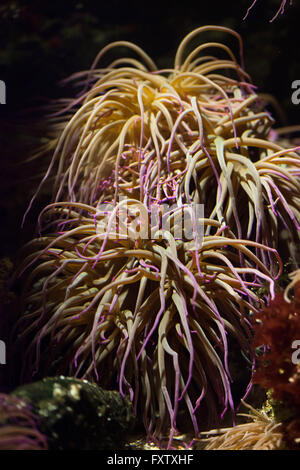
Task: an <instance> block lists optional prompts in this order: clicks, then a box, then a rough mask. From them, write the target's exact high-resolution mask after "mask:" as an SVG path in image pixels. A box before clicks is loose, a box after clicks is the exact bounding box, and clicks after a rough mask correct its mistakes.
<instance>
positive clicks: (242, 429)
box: [200, 403, 284, 450]
mask: <svg viewBox="0 0 300 470" xmlns="http://www.w3.org/2000/svg"><path fill="white" fill-rule="evenodd" d="M244 405H245V406H246V407H247V408H249V409H250V413H248V414H245V413H239V416H243V417H244V418H247V419H248V422H247V423H243V424H238V425H237V426H234V427H231V428H223V429H216V430H212V431H210V432H208V433H203V436H204V435H206V438H204V439H203V440H202V441H200V442H202V444H203V443H204V444H205V445H204V449H205V450H282V449H283V448H284V444H283V434H282V430H281V425H280V423H276V422H275V421H273V420H272V419H271V418H269V417H268V415H267V414H266V413H265V412H264V411H257V410H255V409H254V408H253V407H252V406H251V405H249V404H247V403H244Z"/></svg>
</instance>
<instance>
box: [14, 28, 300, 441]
mask: <svg viewBox="0 0 300 470" xmlns="http://www.w3.org/2000/svg"><path fill="white" fill-rule="evenodd" d="M209 31H216V32H217V33H218V34H220V33H228V34H229V35H231V36H233V37H234V38H235V39H236V40H237V44H238V48H239V54H240V57H239V59H237V58H236V57H235V55H234V54H233V52H232V51H231V49H230V48H229V47H228V46H226V45H224V44H223V43H221V42H208V43H202V44H200V45H198V46H195V48H194V49H193V50H192V51H188V45H189V43H190V42H191V41H193V42H194V41H195V38H196V37H198V35H199V34H200V33H206V32H209ZM119 46H122V47H124V46H126V47H129V48H130V49H131V50H133V51H134V52H135V53H137V54H138V55H139V59H136V58H132V57H129V58H127V57H126V58H121V59H116V60H114V61H113V62H112V63H111V64H109V65H108V66H106V67H105V68H97V64H98V63H99V61H100V60H103V56H104V55H105V54H106V53H108V51H109V50H111V49H113V48H115V47H119ZM215 54H217V55H215ZM219 56H220V57H219ZM240 63H242V41H241V38H240V36H239V35H238V34H237V33H236V32H234V31H232V30H230V29H228V28H225V27H220V26H205V27H201V28H198V29H196V30H195V31H193V32H191V33H190V34H189V35H188V36H187V37H186V38H185V39H183V41H182V42H181V44H180V46H179V48H178V50H177V53H176V57H175V62H174V67H173V68H171V69H165V70H157V68H156V66H155V64H154V63H153V61H152V60H151V59H150V58H149V57H148V55H147V54H146V53H145V52H143V51H142V50H141V49H140V48H139V47H137V46H135V45H134V44H131V43H128V42H124V41H118V42H116V43H113V44H111V45H109V46H107V47H105V48H104V49H103V50H102V51H101V52H100V53H99V54H98V56H97V57H96V59H95V62H94V63H93V65H92V67H91V69H90V70H88V71H86V72H81V73H77V74H75V75H74V76H73V77H71V78H72V80H77V81H78V82H79V83H81V84H82V86H83V91H82V93H81V94H80V96H78V97H77V98H76V99H75V100H69V101H68V100H64V101H63V109H62V110H60V111H57V112H56V113H55V114H54V115H52V117H51V120H52V122H53V123H54V125H55V129H56V131H57V132H58V137H57V138H55V139H54V140H52V141H50V142H49V144H47V148H46V151H50V150H51V149H53V155H52V158H51V162H50V165H49V169H48V171H47V173H46V174H45V177H44V178H43V180H42V181H41V183H40V187H39V188H38V190H37V193H38V191H39V190H40V188H41V186H42V185H43V183H44V182H45V180H46V179H49V178H50V179H51V178H52V180H51V181H52V182H53V197H52V201H51V202H50V203H49V205H48V206H47V207H45V208H44V210H43V211H42V213H41V215H40V217H39V221H38V227H39V230H40V236H39V237H37V238H35V239H33V240H32V241H31V242H29V243H28V244H27V245H26V246H25V247H24V249H23V251H22V252H21V253H20V260H21V261H20V264H19V266H18V269H17V272H16V277H19V278H21V280H22V282H23V293H22V297H21V310H22V315H21V316H20V318H19V320H18V322H17V325H16V328H15V333H16V335H17V339H16V345H19V346H20V350H22V351H23V358H24V359H23V361H24V363H23V370H22V374H23V377H24V379H25V378H26V380H28V379H29V378H30V377H31V376H32V375H33V374H34V373H37V374H38V375H39V376H45V375H50V374H58V373H63V374H71V375H76V376H78V377H86V378H90V379H94V380H95V381H97V382H98V383H99V384H100V385H102V386H104V387H107V388H115V389H119V390H120V392H121V393H122V394H123V395H128V396H129V397H130V399H131V400H132V402H133V405H134V408H135V411H136V413H137V414H139V415H140V416H141V417H142V420H143V422H144V425H145V429H146V431H147V435H148V437H149V438H153V437H155V438H157V439H160V438H162V436H163V435H165V434H168V435H169V446H171V444H172V439H173V436H174V434H175V433H176V432H177V431H178V430H180V426H181V422H183V421H187V419H186V417H189V419H190V423H191V429H192V430H193V432H194V434H195V435H197V433H198V430H199V426H200V422H201V427H203V426H204V427H205V426H209V424H208V423H211V422H212V420H215V419H216V418H217V417H219V416H223V415H224V414H225V412H226V410H231V411H232V412H234V409H235V404H236V403H234V398H233V395H232V390H231V383H232V378H231V370H230V367H231V364H230V360H229V358H230V357H231V348H235V349H236V347H237V346H238V349H239V351H242V354H243V357H247V358H248V360H249V362H250V366H249V374H250V373H251V361H252V359H253V351H252V331H251V325H250V322H249V316H250V315H252V314H253V313H255V312H256V311H257V309H259V308H261V306H262V304H264V302H265V300H266V298H269V296H271V297H273V296H274V283H275V281H276V279H277V278H278V276H279V275H280V273H281V269H282V261H281V258H280V253H281V252H282V251H283V252H284V253H285V254H286V252H285V250H281V247H280V246H279V245H280V244H279V237H280V233H281V231H282V230H283V229H286V230H288V231H289V233H290V237H291V241H292V242H293V243H296V242H297V240H298V230H299V223H300V214H299V202H300V183H299V180H298V175H299V171H300V156H299V154H298V153H297V150H298V148H293V149H285V148H282V147H281V146H279V145H278V144H277V143H276V142H272V141H271V139H269V138H268V136H269V133H270V131H271V129H272V124H273V122H274V121H273V119H272V117H271V116H270V114H269V113H268V112H267V111H265V109H264V107H263V106H262V104H261V100H260V98H259V96H257V95H256V94H255V93H254V91H253V90H254V87H253V85H252V83H251V80H250V78H249V76H248V75H247V73H246V72H245V71H244V68H243V66H242V65H240ZM37 193H36V194H37ZM35 197H36V195H35V196H34V198H35ZM34 198H33V199H32V201H31V203H30V205H29V209H30V207H31V205H32V202H33V200H34ZM198 209H199V211H198ZM183 225H184V228H185V229H186V231H184V230H183ZM278 251H279V254H278ZM289 254H293V250H291V253H289V252H288V255H289ZM261 287H264V289H265V292H267V296H266V298H263V297H262V296H261V293H259V292H261V290H259V289H260V288H261ZM240 398H241V397H240ZM203 423H204V424H203Z"/></svg>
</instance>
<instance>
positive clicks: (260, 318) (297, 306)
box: [253, 271, 300, 408]
mask: <svg viewBox="0 0 300 470" xmlns="http://www.w3.org/2000/svg"><path fill="white" fill-rule="evenodd" d="M292 278H293V280H292V281H291V283H290V284H289V285H288V286H287V288H286V290H285V292H284V293H277V294H276V296H275V298H274V299H273V300H272V301H271V302H270V304H269V305H268V306H267V307H264V308H263V309H262V310H261V311H260V312H258V313H256V314H255V316H254V318H255V321H254V347H256V348H260V349H261V348H264V349H263V350H261V353H260V354H259V356H258V358H257V366H256V371H255V373H254V376H253V382H254V383H257V384H259V385H260V386H262V387H263V388H265V389H267V390H272V397H273V398H274V399H275V400H277V401H279V402H284V403H286V404H287V406H289V405H291V406H292V407H295V406H297V407H298V408H299V406H300V393H299V391H300V373H299V372H300V371H299V364H297V363H295V361H293V359H292V358H293V352H294V350H293V344H295V341H299V339H300V282H299V271H296V272H295V273H293V274H292ZM291 288H293V289H294V298H293V299H291V300H290V299H289V297H288V294H289V292H290V290H291Z"/></svg>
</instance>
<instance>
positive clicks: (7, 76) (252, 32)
mask: <svg viewBox="0 0 300 470" xmlns="http://www.w3.org/2000/svg"><path fill="white" fill-rule="evenodd" d="M280 1H281V0H257V4H256V5H255V6H254V7H253V9H252V10H251V11H250V13H249V15H248V17H247V19H246V20H244V21H243V17H244V15H245V13H246V11H247V8H248V7H249V6H250V4H251V2H252V0H238V1H237V0H232V1H225V0H222V1H214V0H205V1H201V0H199V1H198V2H194V3H193V2H190V1H181V2H178V1H176V2H172V1H164V0H161V1H160V2H158V1H152V2H146V1H143V0H140V1H134V0H130V1H125V0H123V1H121V0H106V1H105V2H104V1H101V0H82V1H70V0H66V1H65V0H64V1H63V0H60V1H57V0H52V1H34V0H28V1H21V0H16V1H7V0H0V79H1V80H4V81H5V83H6V87H7V104H6V105H2V106H0V113H1V115H0V139H1V145H0V152H1V153H0V158H1V173H2V177H1V182H0V186H1V187H0V221H1V236H0V250H1V253H0V256H6V255H9V256H13V255H14V253H15V252H16V251H17V249H18V248H19V247H20V246H21V245H22V244H23V243H24V241H25V240H26V239H28V238H30V237H31V236H32V234H33V225H34V222H35V218H36V215H37V213H38V210H39V206H37V207H34V209H33V211H32V213H31V215H30V217H29V219H28V222H27V224H26V226H25V228H24V229H22V230H21V228H20V224H21V218H22V215H23V213H24V211H25V209H26V207H27V204H28V202H29V200H30V196H31V195H32V193H33V191H34V189H35V188H36V186H37V184H38V181H39V178H40V174H41V173H42V171H43V164H46V163H47V162H43V161H39V162H36V163H35V164H31V165H30V164H29V165H25V164H24V161H25V159H26V158H27V157H28V156H30V155H31V154H32V153H33V152H34V149H35V148H37V147H38V146H39V144H40V141H41V138H42V134H43V126H44V132H45V133H46V127H47V122H46V121H45V122H44V121H43V116H42V115H41V116H40V117H39V125H40V127H39V129H38V130H37V128H36V123H35V122H34V120H33V117H32V116H31V112H30V109H32V108H35V107H36V106H38V105H40V104H41V103H43V102H44V100H45V99H47V98H57V97H60V96H65V95H66V96H69V95H70V93H69V90H68V89H65V88H62V87H61V86H59V85H58V82H59V80H61V79H62V78H65V77H67V76H68V75H70V74H71V73H73V72H77V71H80V70H83V69H87V68H89V67H90V65H91V63H92V61H93V59H94V57H95V55H96V54H97V52H98V51H99V50H100V49H101V48H102V47H103V46H105V45H106V44H108V43H109V42H111V41H115V40H119V39H124V40H129V41H132V42H135V43H136V44H138V45H139V46H141V47H142V48H143V49H144V50H145V51H146V52H147V53H148V54H149V55H150V56H151V57H152V58H153V59H154V60H155V61H156V63H157V65H158V67H167V66H172V63H173V60H174V55H175V52H176V49H177V47H178V45H179V43H180V41H181V40H182V39H183V37H184V36H185V35H186V34H187V33H189V32H190V31H192V30H193V29H194V28H196V27H198V26H203V25H205V24H216V25H223V26H229V27H231V28H233V29H235V30H237V31H238V32H239V33H240V34H241V35H242V37H243V40H244V58H245V66H246V70H247V72H248V73H249V74H250V75H251V77H252V80H253V82H254V83H255V84H256V85H257V86H258V91H260V92H266V93H270V94H272V95H273V96H274V97H276V98H277V100H278V102H279V103H280V106H281V109H282V116H281V115H279V114H278V113H277V112H276V110H273V111H274V116H275V118H276V119H277V125H278V126H281V125H287V124H291V125H292V124H298V123H300V122H299V121H300V119H299V118H300V105H298V106H297V105H294V104H292V102H291V94H292V89H291V83H292V82H293V81H294V80H297V79H299V80H300V60H299V59H300V47H299V44H300V28H299V22H300V2H299V0H294V1H293V5H292V6H290V5H289V4H288V3H289V0H288V2H287V5H286V8H285V13H284V14H283V15H280V16H279V17H278V18H277V19H276V20H275V21H274V22H273V23H270V22H269V20H270V19H271V18H272V17H273V16H274V14H275V13H276V11H277V10H278V8H279V6H280ZM213 37H214V39H216V38H215V36H209V39H212V38H213ZM203 39H205V37H204V36H203ZM217 39H220V38H217ZM225 39H226V43H227V44H228V45H231V42H230V38H229V41H228V37H227V36H226V38H225ZM232 46H233V47H235V44H234V43H233V44H232ZM235 52H236V50H235ZM45 202H46V197H45V200H43V197H42V198H41V199H40V206H42V205H43V204H44V203H45Z"/></svg>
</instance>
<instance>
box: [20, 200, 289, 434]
mask: <svg viewBox="0 0 300 470" xmlns="http://www.w3.org/2000/svg"><path fill="white" fill-rule="evenodd" d="M130 203H131V204H132V203H133V201H132V200H128V204H130ZM136 203H137V204H138V203H139V201H136ZM117 207H118V206H117ZM53 212H54V213H55V219H54V220H51V217H53ZM47 214H48V215H50V221H49V220H48V221H47V224H46V225H47V235H46V236H41V237H40V238H37V239H35V240H32V241H31V242H29V244H28V245H27V246H25V247H24V249H23V251H22V252H21V253H20V257H21V259H22V258H23V260H24V261H23V263H22V264H21V265H20V267H19V273H20V272H21V271H24V270H26V272H27V277H25V283H24V286H23V294H22V304H21V307H20V308H21V310H22V311H23V312H24V314H23V315H22V316H21V318H20V319H19V321H18V324H17V331H18V341H17V343H19V344H20V343H23V344H24V345H25V348H24V351H23V352H22V357H23V373H25V374H34V373H36V372H38V374H39V375H41V376H43V375H45V374H53V373H56V374H61V373H62V374H69V375H75V376H78V377H85V378H91V377H92V378H93V379H94V380H96V381H97V382H98V383H99V384H100V385H101V386H103V387H105V388H116V387H118V388H119V390H120V392H121V393H122V394H127V395H129V397H130V398H131V400H132V402H133V403H134V406H135V410H136V411H137V410H141V414H142V416H143V420H144V424H145V427H146V429H147V431H148V434H149V436H151V435H154V436H156V437H161V436H162V435H163V433H165V432H167V430H168V429H169V428H171V434H170V436H171V437H170V439H172V436H173V435H174V433H175V432H176V430H177V422H176V419H177V416H178V415H179V414H180V412H181V411H182V410H184V408H185V409H186V410H188V413H189V415H190V419H191V422H192V423H193V426H194V430H195V433H197V432H198V422H197V409H198V408H201V411H203V409H206V412H207V414H208V415H209V414H210V415H211V417H212V418H213V419H214V420H216V419H217V415H218V413H221V414H224V413H225V411H226V410H227V409H231V410H232V411H233V410H234V403H233V398H232V394H231V386H230V382H231V378H230V366H229V364H228V354H229V353H230V348H231V345H232V344H234V343H235V344H238V346H239V348H240V349H241V350H242V351H244V354H246V355H247V356H248V358H249V359H250V360H251V357H252V355H251V354H252V351H251V328H249V326H250V325H249V321H248V319H247V314H248V312H249V311H250V310H251V311H253V312H255V311H257V308H258V307H259V306H261V305H262V303H261V302H262V301H261V300H260V299H259V297H258V296H256V295H255V293H254V292H253V289H255V288H257V287H259V286H261V285H262V284H263V283H265V282H267V283H269V285H270V290H271V292H272V291H273V288H274V281H273V278H272V275H271V274H270V272H269V271H268V268H267V267H266V266H264V264H263V263H262V262H261V261H260V260H259V259H258V258H257V257H256V256H255V255H254V254H253V252H252V251H251V248H253V247H257V248H259V249H263V250H265V251H266V252H269V253H270V254H272V255H273V256H274V257H275V258H276V257H277V259H278V255H277V253H276V251H275V250H274V249H272V248H267V247H264V246H260V245H259V244H257V243H256V242H251V241H247V240H238V239H236V238H235V237H232V236H230V233H226V231H224V229H223V230H220V228H221V227H220V225H219V224H218V223H217V222H216V221H213V220H209V219H203V220H202V223H203V225H204V226H205V227H208V226H210V227H213V228H214V231H213V233H212V234H211V235H204V236H203V240H202V243H201V245H200V246H199V247H197V249H194V250H192V249H191V248H190V247H188V243H189V242H188V241H184V240H175V239H174V237H173V235H172V232H173V230H174V227H173V226H171V229H170V231H165V233H164V231H163V230H161V229H157V231H156V232H155V236H154V238H149V239H147V238H145V239H142V238H139V237H138V238H137V237H136V236H132V234H131V232H130V230H128V234H127V236H125V235H123V236H122V237H119V238H118V237H117V235H118V233H116V232H115V231H113V230H112V229H110V227H109V221H108V227H107V228H106V229H103V224H102V223H101V222H103V218H104V216H103V214H102V212H100V213H98V211H97V209H95V208H93V207H92V206H86V205H84V204H80V203H67V202H66V203H56V204H51V205H50V206H49V207H48V208H46V209H45V210H44V212H43V214H42V215H41V220H40V222H41V224H42V219H43V218H44V217H46V215H47ZM128 219H129V217H128ZM49 224H50V225H52V227H53V226H54V225H56V224H58V226H59V233H57V230H58V229H57V228H54V230H53V234H51V232H50V230H49ZM127 225H128V226H129V221H128V220H127ZM114 230H115V229H114ZM241 256H242V258H243V260H244V263H243V267H241V266H240V264H239V263H240V258H241ZM279 261H280V260H279ZM17 274H18V273H17ZM17 346H18V344H16V348H17ZM241 358H242V357H241ZM250 369H251V368H250ZM250 369H249V375H250V372H251V370H250ZM27 379H30V376H29V377H28V376H27ZM200 405H201V407H200ZM198 411H199V410H198Z"/></svg>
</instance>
